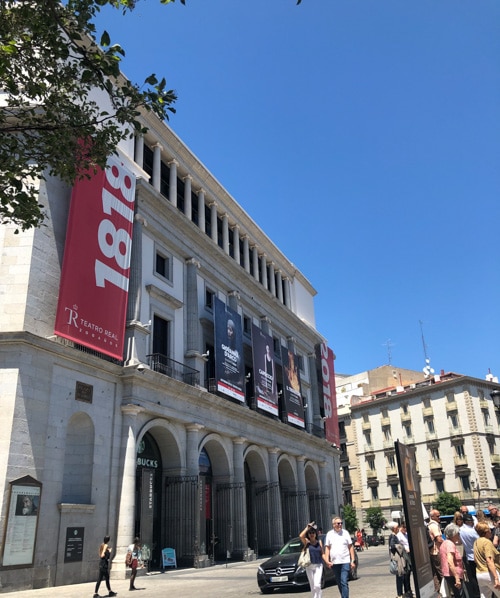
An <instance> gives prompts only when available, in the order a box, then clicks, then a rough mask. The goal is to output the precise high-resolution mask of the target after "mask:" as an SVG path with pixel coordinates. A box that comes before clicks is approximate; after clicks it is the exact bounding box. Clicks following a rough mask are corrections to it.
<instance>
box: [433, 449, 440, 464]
mask: <svg viewBox="0 0 500 598" xmlns="http://www.w3.org/2000/svg"><path fill="white" fill-rule="evenodd" d="M431 458H432V459H434V460H435V461H439V459H440V456H439V448H438V447H437V446H436V447H433V448H431Z"/></svg>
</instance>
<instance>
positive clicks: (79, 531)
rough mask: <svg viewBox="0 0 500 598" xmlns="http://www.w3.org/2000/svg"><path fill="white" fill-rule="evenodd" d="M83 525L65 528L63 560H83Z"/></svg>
mask: <svg viewBox="0 0 500 598" xmlns="http://www.w3.org/2000/svg"><path fill="white" fill-rule="evenodd" d="M84 534H85V528H84V527H67V528H66V545H65V547H64V562H65V563H77V562H79V561H82V560H83V537H84Z"/></svg>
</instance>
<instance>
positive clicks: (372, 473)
mask: <svg viewBox="0 0 500 598" xmlns="http://www.w3.org/2000/svg"><path fill="white" fill-rule="evenodd" d="M366 477H367V479H368V480H376V479H377V470H376V469H368V470H367V472H366Z"/></svg>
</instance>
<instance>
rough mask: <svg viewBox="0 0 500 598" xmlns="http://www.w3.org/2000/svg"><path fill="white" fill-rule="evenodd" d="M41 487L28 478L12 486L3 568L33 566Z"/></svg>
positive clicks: (13, 483)
mask: <svg viewBox="0 0 500 598" xmlns="http://www.w3.org/2000/svg"><path fill="white" fill-rule="evenodd" d="M41 490H42V489H41V484H40V483H39V482H36V480H34V479H33V478H31V477H29V476H27V477H26V478H22V479H21V480H17V481H16V482H12V483H11V486H10V499H9V512H8V516H7V529H6V532H5V543H4V546H3V554H2V566H4V567H10V566H13V565H31V564H32V563H33V556H34V551H35V540H36V531H37V527H38V515H39V511H40V497H41Z"/></svg>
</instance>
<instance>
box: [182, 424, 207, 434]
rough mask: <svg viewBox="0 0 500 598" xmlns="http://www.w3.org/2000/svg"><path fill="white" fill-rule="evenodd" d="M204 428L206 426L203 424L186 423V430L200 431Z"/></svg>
mask: <svg viewBox="0 0 500 598" xmlns="http://www.w3.org/2000/svg"><path fill="white" fill-rule="evenodd" d="M204 428H205V426H204V425H203V424H196V423H192V424H187V425H186V430H187V431H188V432H199V431H200V430H203V429H204Z"/></svg>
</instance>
